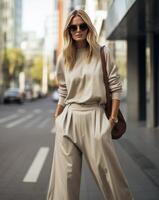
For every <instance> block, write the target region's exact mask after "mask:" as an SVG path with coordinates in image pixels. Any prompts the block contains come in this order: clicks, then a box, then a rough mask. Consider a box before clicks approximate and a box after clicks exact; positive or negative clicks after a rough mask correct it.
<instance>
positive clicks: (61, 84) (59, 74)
mask: <svg viewBox="0 0 159 200" xmlns="http://www.w3.org/2000/svg"><path fill="white" fill-rule="evenodd" d="M56 78H57V81H58V92H59V101H58V104H60V105H62V106H65V98H66V96H67V87H66V82H65V74H64V63H63V58H62V54H60V55H59V57H58V59H57V64H56Z"/></svg>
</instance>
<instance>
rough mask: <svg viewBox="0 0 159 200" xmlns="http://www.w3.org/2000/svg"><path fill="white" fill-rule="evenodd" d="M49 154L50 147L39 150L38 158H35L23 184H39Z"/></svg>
mask: <svg viewBox="0 0 159 200" xmlns="http://www.w3.org/2000/svg"><path fill="white" fill-rule="evenodd" d="M48 152H49V148H48V147H41V148H40V149H39V151H38V153H37V154H36V157H35V158H34V160H33V162H32V164H31V166H30V168H29V170H28V171H27V173H26V175H25V177H24V179H23V182H34V183H35V182H37V179H38V177H39V174H40V172H41V170H42V167H43V165H44V162H45V160H46V158H47V155H48Z"/></svg>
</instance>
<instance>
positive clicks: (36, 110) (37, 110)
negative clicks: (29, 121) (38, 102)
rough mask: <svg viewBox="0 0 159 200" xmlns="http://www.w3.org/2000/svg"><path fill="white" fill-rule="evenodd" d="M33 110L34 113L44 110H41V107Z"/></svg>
mask: <svg viewBox="0 0 159 200" xmlns="http://www.w3.org/2000/svg"><path fill="white" fill-rule="evenodd" d="M33 112H34V113H41V112H42V110H41V109H35V110H34V111H33Z"/></svg>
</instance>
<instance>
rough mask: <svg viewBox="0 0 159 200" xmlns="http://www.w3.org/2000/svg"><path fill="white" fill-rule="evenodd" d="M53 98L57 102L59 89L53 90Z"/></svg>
mask: <svg viewBox="0 0 159 200" xmlns="http://www.w3.org/2000/svg"><path fill="white" fill-rule="evenodd" d="M52 100H53V101H55V102H57V101H58V100H59V93H58V90H54V91H53V92H52Z"/></svg>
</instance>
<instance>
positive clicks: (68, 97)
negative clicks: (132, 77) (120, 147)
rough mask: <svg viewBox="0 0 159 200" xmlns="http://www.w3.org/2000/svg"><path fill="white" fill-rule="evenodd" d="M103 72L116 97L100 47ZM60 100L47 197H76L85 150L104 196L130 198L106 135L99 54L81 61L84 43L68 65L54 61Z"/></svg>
mask: <svg viewBox="0 0 159 200" xmlns="http://www.w3.org/2000/svg"><path fill="white" fill-rule="evenodd" d="M105 55H106V57H107V66H106V68H107V72H108V77H109V84H110V91H111V92H112V98H113V99H120V93H121V89H122V88H121V82H120V77H119V75H118V71H117V67H116V65H115V64H114V61H113V58H112V56H111V53H110V51H109V49H108V48H107V47H105ZM57 79H58V81H59V94H60V99H59V102H58V103H59V104H61V105H63V106H64V110H63V112H62V113H61V114H60V115H59V116H58V117H56V119H55V126H56V136H55V147H54V157H53V164H52V170H51V177H50V182H49V188H48V194H47V200H79V193H80V180H81V167H82V155H84V156H85V158H86V160H87V162H88V165H89V167H90V170H91V172H92V174H93V176H94V178H95V181H96V183H97V186H98V187H99V189H100V190H101V192H102V194H103V197H104V199H105V200H132V199H133V197H132V194H131V192H130V191H129V187H128V183H127V180H126V177H125V176H124V174H123V173H122V169H121V166H120V163H119V161H118V158H117V155H116V152H115V149H114V146H113V143H112V138H111V125H110V122H109V120H108V119H107V117H106V115H105V113H104V109H103V104H104V103H105V102H106V95H105V87H104V83H103V72H102V64H101V58H100V47H99V49H98V54H97V55H95V54H94V55H93V57H92V59H91V61H90V63H87V62H86V49H85V48H81V49H78V50H77V60H76V64H75V66H74V67H73V69H72V70H69V69H67V68H65V66H64V60H63V56H62V55H60V56H59V58H58V62H57Z"/></svg>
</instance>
